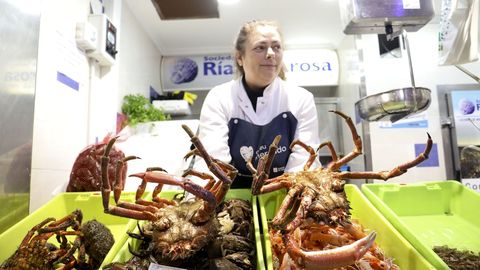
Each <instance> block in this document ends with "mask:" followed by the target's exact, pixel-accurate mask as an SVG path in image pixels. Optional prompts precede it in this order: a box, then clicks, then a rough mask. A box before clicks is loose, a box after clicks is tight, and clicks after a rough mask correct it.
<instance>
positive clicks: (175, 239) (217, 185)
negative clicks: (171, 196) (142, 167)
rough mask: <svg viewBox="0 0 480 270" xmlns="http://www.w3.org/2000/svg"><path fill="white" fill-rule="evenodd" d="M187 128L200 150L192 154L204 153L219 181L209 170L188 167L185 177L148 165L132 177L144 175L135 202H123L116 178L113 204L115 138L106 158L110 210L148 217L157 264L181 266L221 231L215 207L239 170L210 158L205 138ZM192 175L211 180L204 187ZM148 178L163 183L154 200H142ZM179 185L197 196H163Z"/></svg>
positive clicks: (145, 234) (146, 234)
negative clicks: (111, 162) (168, 188)
mask: <svg viewBox="0 0 480 270" xmlns="http://www.w3.org/2000/svg"><path fill="white" fill-rule="evenodd" d="M182 128H183V129H184V130H185V132H187V134H188V135H189V136H190V138H191V141H192V143H193V145H194V146H195V149H194V150H192V151H191V152H189V153H188V154H187V157H188V156H190V155H193V154H195V155H198V156H200V157H202V158H203V159H204V160H205V162H206V164H207V165H208V168H209V170H210V172H211V173H212V174H214V175H215V176H216V177H217V178H218V179H219V180H218V181H215V180H214V177H213V176H212V175H210V174H207V173H201V172H197V171H193V170H190V171H187V172H186V173H185V174H184V175H183V176H182V177H176V176H173V175H170V174H168V173H166V172H165V171H164V170H162V169H159V168H157V169H154V170H147V172H143V173H136V174H133V175H132V176H134V177H138V178H141V179H142V182H141V184H140V186H139V187H138V189H137V193H136V202H135V203H128V202H122V201H119V197H120V194H121V191H122V187H121V185H120V181H118V182H117V181H115V184H114V187H113V191H114V199H115V202H116V205H114V206H112V205H109V197H110V192H111V187H110V183H109V181H108V170H107V168H108V162H109V154H108V152H109V150H110V149H111V147H112V146H113V144H114V142H115V139H113V140H111V141H110V142H109V144H108V146H107V148H106V149H105V153H104V156H103V158H102V198H103V206H104V211H105V213H108V214H112V215H117V216H122V217H128V218H133V219H137V220H148V221H149V222H146V223H145V225H144V226H143V228H142V229H141V236H140V237H141V238H148V239H149V241H148V242H149V243H150V245H149V246H148V248H147V249H146V251H147V252H148V254H150V255H151V257H153V258H154V260H155V262H157V263H165V264H169V265H171V266H175V265H181V264H182V263H183V262H184V261H186V260H188V259H189V258H191V257H192V256H193V255H194V254H195V253H197V252H198V251H199V250H200V249H202V248H203V247H205V246H206V245H207V244H208V243H209V242H210V241H211V240H212V239H213V237H214V236H215V235H216V234H217V231H218V221H217V219H216V218H214V217H215V210H216V207H217V206H218V205H219V203H221V202H222V201H223V199H224V197H225V195H226V194H227V192H228V190H229V189H230V184H231V183H232V179H233V178H234V177H235V176H236V174H237V171H236V169H235V168H234V167H232V166H231V165H229V164H226V163H223V162H220V161H218V160H216V159H213V158H212V157H210V156H209V155H208V154H207V152H206V150H205V148H204V147H203V145H202V143H201V142H200V140H199V139H198V138H197V137H196V136H195V135H194V133H193V132H192V131H191V130H190V128H189V127H188V126H186V125H182ZM187 175H193V176H197V177H200V178H202V179H205V180H209V181H208V183H207V184H206V185H205V187H203V186H201V185H198V184H196V183H194V182H193V181H191V180H190V179H187V178H185V176H187ZM147 183H156V184H158V185H157V186H156V187H155V189H154V190H153V192H152V195H153V197H152V201H148V200H144V199H142V196H143V194H144V192H145V188H146V186H147ZM165 184H167V185H174V186H179V187H181V188H182V189H184V190H185V191H187V192H189V193H191V194H193V195H195V196H196V198H195V199H189V200H185V199H182V200H167V199H162V198H160V197H159V194H160V192H161V191H162V187H163V185H165Z"/></svg>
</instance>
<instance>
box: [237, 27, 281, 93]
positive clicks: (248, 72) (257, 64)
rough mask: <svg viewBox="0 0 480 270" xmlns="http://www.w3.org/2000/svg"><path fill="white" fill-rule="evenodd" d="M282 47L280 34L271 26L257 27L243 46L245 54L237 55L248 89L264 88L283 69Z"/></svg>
mask: <svg viewBox="0 0 480 270" xmlns="http://www.w3.org/2000/svg"><path fill="white" fill-rule="evenodd" d="M282 58H283V47H282V40H281V36H280V33H278V31H277V29H276V28H275V27H273V26H258V27H257V28H256V31H253V32H252V33H251V34H250V35H249V37H248V39H247V42H246V44H245V53H244V54H243V55H241V54H240V53H237V62H238V64H239V65H240V66H242V67H243V70H244V72H245V80H246V82H247V84H248V86H249V87H251V88H253V89H255V88H264V87H266V86H267V85H269V84H270V83H271V82H272V81H273V80H274V79H275V78H276V77H277V75H278V74H279V72H280V70H281V69H282V67H283V62H282Z"/></svg>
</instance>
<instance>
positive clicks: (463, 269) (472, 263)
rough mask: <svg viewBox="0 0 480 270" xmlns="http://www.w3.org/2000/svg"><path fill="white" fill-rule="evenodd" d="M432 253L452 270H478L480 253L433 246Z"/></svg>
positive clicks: (479, 267)
mask: <svg viewBox="0 0 480 270" xmlns="http://www.w3.org/2000/svg"><path fill="white" fill-rule="evenodd" d="M433 251H435V253H436V254H437V255H438V256H439V257H440V258H442V260H443V261H445V263H446V264H447V265H448V267H450V268H451V269H453V270H475V269H480V252H477V254H475V252H473V251H470V250H458V249H456V248H450V247H448V246H435V247H433Z"/></svg>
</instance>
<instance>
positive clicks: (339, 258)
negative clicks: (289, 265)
mask: <svg viewBox="0 0 480 270" xmlns="http://www.w3.org/2000/svg"><path fill="white" fill-rule="evenodd" d="M292 237H293V236H292V235H291V234H288V235H286V236H284V238H285V240H284V241H285V242H286V249H287V252H288V254H289V255H290V257H291V258H292V259H293V261H295V263H296V264H297V265H299V266H300V267H302V268H304V269H332V268H335V267H341V266H347V265H350V264H353V263H355V261H357V260H359V259H360V258H362V257H363V255H365V253H366V252H367V251H368V249H370V247H371V246H372V244H373V243H374V241H375V237H376V233H375V232H371V233H370V234H369V235H367V236H365V237H364V238H362V239H360V240H358V241H356V242H353V243H352V244H350V245H346V246H342V247H338V248H335V249H328V250H318V251H304V250H302V249H301V248H300V246H299V245H298V243H297V242H296V241H295V240H293V239H291V238H292Z"/></svg>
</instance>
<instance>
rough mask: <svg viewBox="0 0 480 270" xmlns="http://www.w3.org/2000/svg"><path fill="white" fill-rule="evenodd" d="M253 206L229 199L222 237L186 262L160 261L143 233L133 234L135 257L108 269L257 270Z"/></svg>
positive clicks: (221, 215) (219, 216)
mask: <svg viewBox="0 0 480 270" xmlns="http://www.w3.org/2000/svg"><path fill="white" fill-rule="evenodd" d="M252 218H253V214H252V208H251V204H250V202H249V201H247V200H243V199H229V200H226V201H225V202H223V203H221V204H220V205H219V206H218V208H217V211H216V220H217V221H218V224H219V227H218V234H217V235H216V236H215V237H214V238H213V239H212V241H210V242H209V243H208V244H207V245H206V246H205V247H204V248H202V249H200V250H199V251H198V252H196V253H195V254H193V255H192V256H191V257H190V258H188V259H185V260H178V261H176V262H174V263H175V265H172V262H158V261H157V260H156V259H155V256H152V253H151V252H152V250H149V248H150V247H151V246H152V240H153V239H152V237H150V236H148V235H146V234H145V233H144V232H142V230H143V229H141V227H139V230H140V232H141V233H140V234H133V233H130V236H131V237H133V238H137V239H138V240H137V241H138V242H136V243H135V242H133V243H134V244H133V245H134V246H131V245H130V244H129V252H130V253H131V254H133V256H132V257H131V258H130V259H129V260H128V261H127V262H125V263H119V262H115V263H111V264H109V265H106V266H105V267H104V269H105V270H108V269H118V270H121V269H138V270H141V269H144V270H146V269H148V268H149V266H150V264H151V263H155V264H159V265H163V264H165V263H166V264H168V265H169V266H177V267H181V268H182V269H256V259H255V256H256V253H255V242H254V230H253V220H252Z"/></svg>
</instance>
